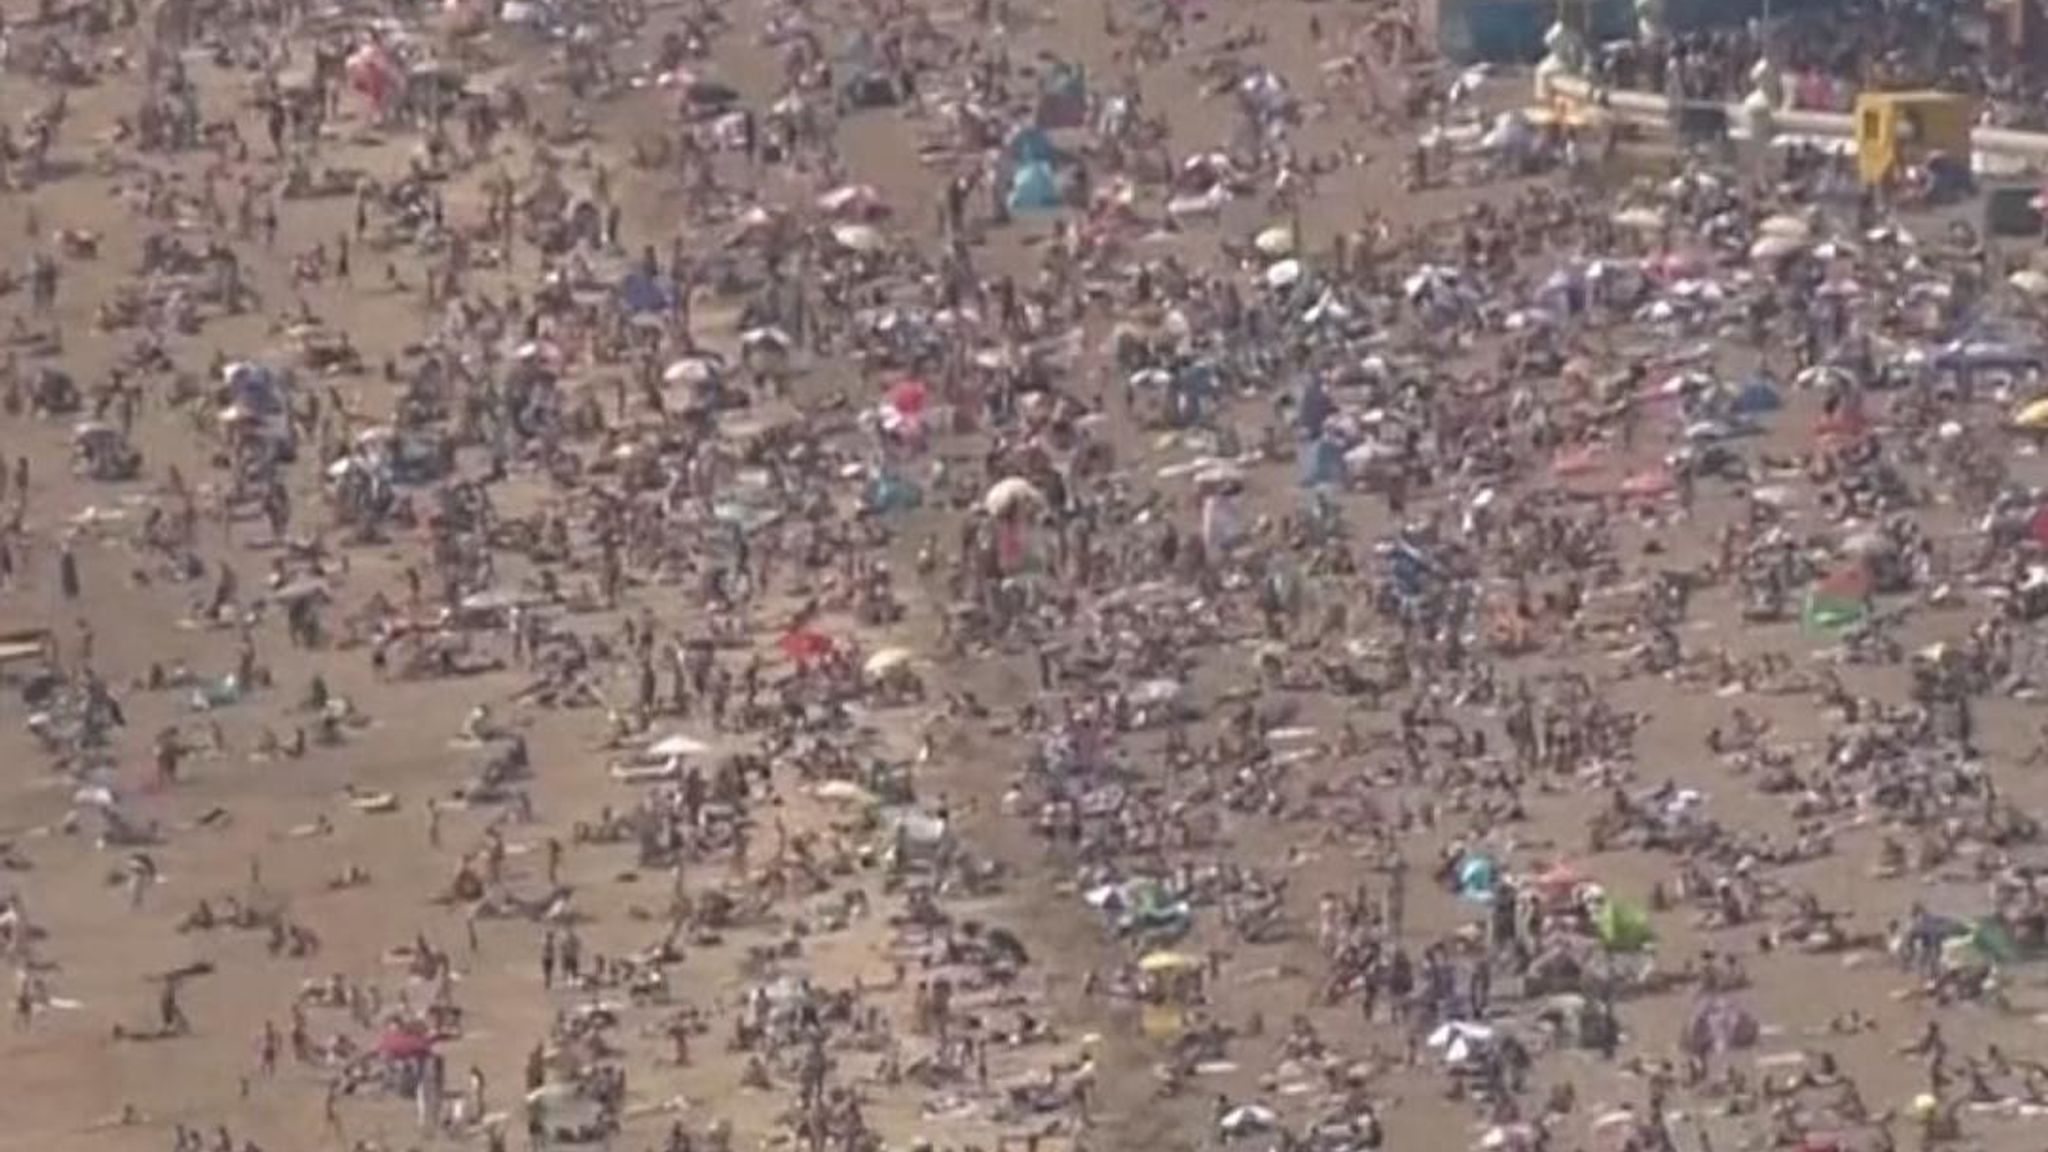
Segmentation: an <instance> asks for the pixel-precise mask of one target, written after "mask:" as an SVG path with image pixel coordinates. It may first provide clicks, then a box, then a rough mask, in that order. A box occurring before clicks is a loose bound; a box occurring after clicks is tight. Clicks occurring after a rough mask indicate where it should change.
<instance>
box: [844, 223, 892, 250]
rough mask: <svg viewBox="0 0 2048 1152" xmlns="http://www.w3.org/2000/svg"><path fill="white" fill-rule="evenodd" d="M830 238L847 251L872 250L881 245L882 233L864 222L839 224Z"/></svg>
mask: <svg viewBox="0 0 2048 1152" xmlns="http://www.w3.org/2000/svg"><path fill="white" fill-rule="evenodd" d="M832 239H833V240H834V241H836V242H837V243H838V245H839V246H840V247H841V248H844V249H846V250H847V251H849V252H873V251H876V250H878V249H879V248H881V246H882V234H881V233H880V232H879V231H876V230H875V229H874V228H872V227H870V226H869V225H866V224H841V225H840V226H839V227H837V228H834V229H833V230H832Z"/></svg>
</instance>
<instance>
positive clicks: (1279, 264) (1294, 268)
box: [1265, 257, 1302, 288]
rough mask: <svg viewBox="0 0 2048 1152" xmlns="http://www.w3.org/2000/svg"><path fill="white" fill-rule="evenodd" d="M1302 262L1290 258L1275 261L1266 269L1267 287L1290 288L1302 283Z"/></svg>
mask: <svg viewBox="0 0 2048 1152" xmlns="http://www.w3.org/2000/svg"><path fill="white" fill-rule="evenodd" d="M1301 274H1302V267H1301V261H1299V260H1295V259H1293V258H1291V257H1290V258H1289V259H1286V260H1279V261H1275V262H1274V263H1273V264H1272V265H1270V266H1269V267H1268V268H1267V269H1266V278H1265V279H1266V287H1268V288H1288V287H1291V286H1293V285H1295V284H1299V283H1300V282H1301Z"/></svg>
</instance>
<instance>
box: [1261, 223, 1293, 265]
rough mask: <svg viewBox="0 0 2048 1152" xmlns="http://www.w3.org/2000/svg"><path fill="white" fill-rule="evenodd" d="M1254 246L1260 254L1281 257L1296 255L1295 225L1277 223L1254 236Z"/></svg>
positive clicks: (1274, 257) (1275, 257)
mask: <svg viewBox="0 0 2048 1152" xmlns="http://www.w3.org/2000/svg"><path fill="white" fill-rule="evenodd" d="M1252 247H1253V248H1255V249H1257V250H1258V253H1259V255H1261V256H1269V257H1272V258H1273V259H1276V260H1277V259H1280V258H1282V257H1285V256H1292V255H1294V227H1293V226H1292V225H1289V224H1275V225H1273V226H1272V227H1271V228H1267V229H1265V230H1264V231H1262V232H1260V233H1259V234H1258V235H1257V236H1254V237H1252Z"/></svg>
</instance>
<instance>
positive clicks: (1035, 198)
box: [1009, 160, 1060, 212]
mask: <svg viewBox="0 0 2048 1152" xmlns="http://www.w3.org/2000/svg"><path fill="white" fill-rule="evenodd" d="M1009 205H1010V211H1012V212H1048V211H1051V210H1052V209H1055V208H1058V207H1059V206H1060V184H1059V181H1058V180H1057V179H1056V178H1055V177H1054V176H1053V174H1052V165H1051V164H1048V163H1046V162H1045V161H1043V160H1034V161H1031V162H1030V163H1026V164H1022V165H1019V166H1018V168H1017V172H1016V175H1014V176H1012V177H1010V198H1009Z"/></svg>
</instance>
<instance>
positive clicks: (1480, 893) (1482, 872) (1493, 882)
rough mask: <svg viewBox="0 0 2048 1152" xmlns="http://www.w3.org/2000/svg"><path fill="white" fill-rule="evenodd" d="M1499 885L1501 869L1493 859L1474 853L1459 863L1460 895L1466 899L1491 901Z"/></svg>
mask: <svg viewBox="0 0 2048 1152" xmlns="http://www.w3.org/2000/svg"><path fill="white" fill-rule="evenodd" d="M1499 884H1500V869H1499V868H1498V867H1497V866H1495V864H1494V862H1493V861H1492V859H1490V858H1488V857H1486V856H1482V855H1480V854H1478V853H1477V852H1474V853H1472V854H1471V855H1469V856H1467V857H1465V858H1464V859H1463V860H1460V861H1458V895H1460V896H1462V897H1464V898H1465V899H1467V900H1478V901H1486V900H1491V899H1493V890H1494V888H1495V887H1497V886H1498V885H1499Z"/></svg>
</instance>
